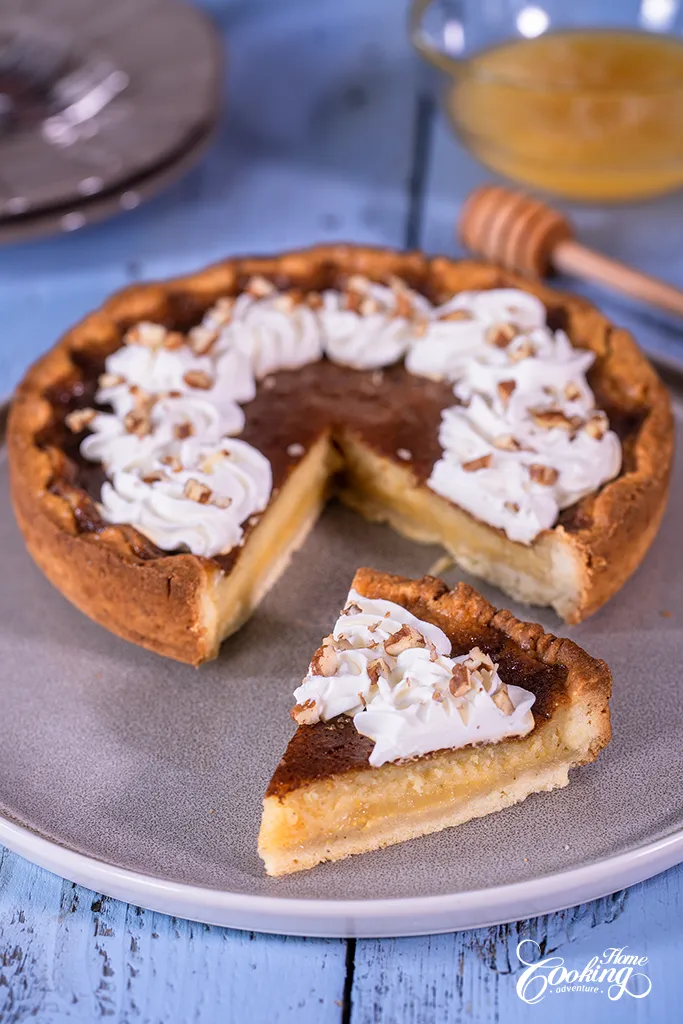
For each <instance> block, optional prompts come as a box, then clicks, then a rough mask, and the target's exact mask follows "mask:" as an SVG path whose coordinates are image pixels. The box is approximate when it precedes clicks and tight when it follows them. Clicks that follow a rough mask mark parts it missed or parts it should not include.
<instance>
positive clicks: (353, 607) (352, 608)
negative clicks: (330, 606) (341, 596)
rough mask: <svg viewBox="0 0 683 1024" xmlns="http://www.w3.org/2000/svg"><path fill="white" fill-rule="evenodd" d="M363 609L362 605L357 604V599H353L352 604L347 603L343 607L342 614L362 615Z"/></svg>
mask: <svg viewBox="0 0 683 1024" xmlns="http://www.w3.org/2000/svg"><path fill="white" fill-rule="evenodd" d="M362 611H363V609H362V608H361V607H360V605H357V604H356V602H355V601H352V602H351V604H347V605H346V607H345V608H342V610H341V612H340V614H341V615H360V614H361V612H362ZM375 628H377V627H375Z"/></svg>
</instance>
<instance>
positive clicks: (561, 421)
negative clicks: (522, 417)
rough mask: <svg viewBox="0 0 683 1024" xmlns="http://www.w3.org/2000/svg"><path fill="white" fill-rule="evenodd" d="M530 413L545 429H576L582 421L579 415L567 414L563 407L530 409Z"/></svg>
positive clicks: (537, 424) (538, 424) (535, 421)
mask: <svg viewBox="0 0 683 1024" xmlns="http://www.w3.org/2000/svg"><path fill="white" fill-rule="evenodd" d="M529 413H530V415H531V418H532V420H533V421H534V423H535V424H536V426H537V427H543V429H544V430H553V429H559V430H567V431H569V430H576V429H577V428H578V427H580V426H581V422H582V421H581V419H580V417H578V416H565V414H564V413H563V412H562V410H561V409H529Z"/></svg>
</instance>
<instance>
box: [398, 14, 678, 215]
mask: <svg viewBox="0 0 683 1024" xmlns="http://www.w3.org/2000/svg"><path fill="white" fill-rule="evenodd" d="M411 33H412V39H413V42H414V44H415V46H416V47H417V49H418V50H419V51H420V53H422V54H423V56H424V57H426V58H427V60H429V61H430V62H431V63H432V64H434V65H436V66H437V67H438V68H440V69H441V70H442V71H443V72H445V73H446V75H447V76H448V80H447V83H446V88H445V93H444V105H445V109H446V112H447V115H448V117H449V118H450V120H451V122H452V124H453V126H454V128H455V130H456V132H457V134H458V135H459V137H460V138H461V139H462V141H463V142H464V144H465V145H466V146H467V147H468V148H469V149H470V150H471V151H472V153H474V155H475V156H477V157H478V158H479V159H480V160H481V161H482V162H483V163H484V164H486V165H487V166H489V167H491V168H492V169H494V170H495V171H498V172H500V173H501V174H504V175H506V176H507V177H509V178H512V179H514V180H516V181H520V182H524V183H525V184H528V185H532V186H534V187H536V188H539V189H542V190H544V191H547V192H551V193H555V194H557V195H562V196H567V197H569V198H573V199H582V200H597V201H609V200H614V201H619V200H626V199H639V198H644V197H649V196H653V195H657V194H659V193H663V192H668V191H670V190H673V189H675V188H678V187H680V186H681V185H683V0H611V2H610V0H602V2H600V0H572V2H571V3H570V2H569V0H539V2H538V3H525V2H523V0H413V6H412V11H411Z"/></svg>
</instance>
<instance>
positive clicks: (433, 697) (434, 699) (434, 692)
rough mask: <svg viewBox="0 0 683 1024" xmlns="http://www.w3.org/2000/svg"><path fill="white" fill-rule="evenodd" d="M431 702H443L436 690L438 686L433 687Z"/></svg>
mask: <svg viewBox="0 0 683 1024" xmlns="http://www.w3.org/2000/svg"><path fill="white" fill-rule="evenodd" d="M432 700H433V701H436V703H437V704H443V700H444V697H443V693H442V691H441V690H440V689H439V688H438V686H437V687H435V689H434V690H433V691H432Z"/></svg>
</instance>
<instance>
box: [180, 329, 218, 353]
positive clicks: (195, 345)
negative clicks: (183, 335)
mask: <svg viewBox="0 0 683 1024" xmlns="http://www.w3.org/2000/svg"><path fill="white" fill-rule="evenodd" d="M218 334H219V332H218V329H217V328H216V327H203V326H201V325H200V326H199V327H193V328H192V330H191V331H190V333H189V335H188V341H189V343H190V348H191V349H192V351H193V352H194V354H195V355H196V356H205V355H206V354H207V352H210V351H211V349H212V348H213V346H214V345H215V344H216V342H217V341H218Z"/></svg>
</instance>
